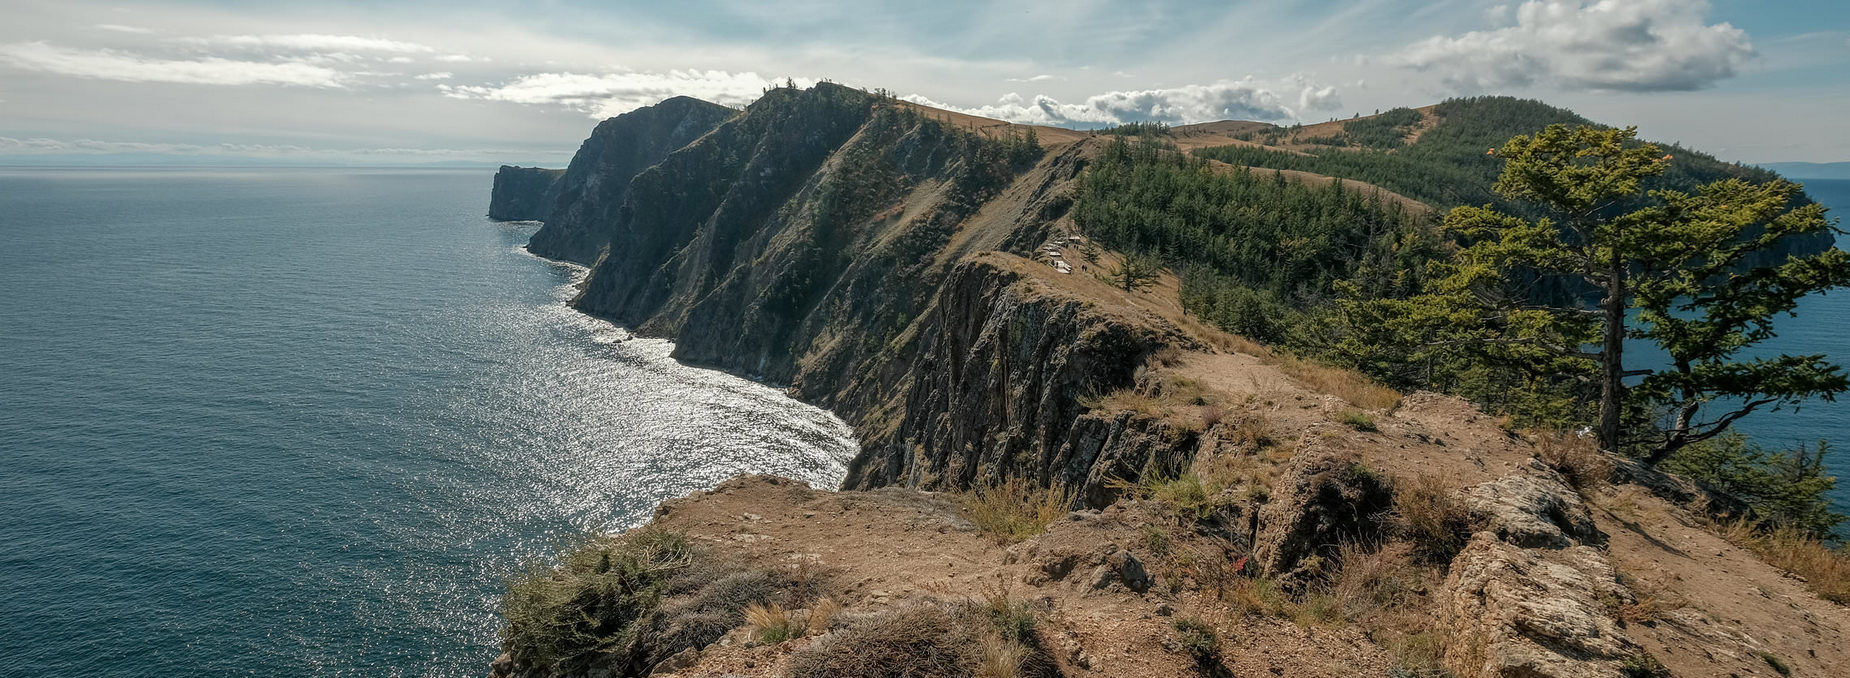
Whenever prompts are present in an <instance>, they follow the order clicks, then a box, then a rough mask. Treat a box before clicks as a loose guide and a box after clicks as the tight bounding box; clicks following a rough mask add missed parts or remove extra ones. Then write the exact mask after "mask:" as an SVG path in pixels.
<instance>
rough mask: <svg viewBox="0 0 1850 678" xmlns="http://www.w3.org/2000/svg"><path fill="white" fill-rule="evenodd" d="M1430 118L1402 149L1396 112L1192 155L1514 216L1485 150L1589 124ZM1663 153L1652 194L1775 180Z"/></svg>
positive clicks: (1538, 117) (1485, 110)
mask: <svg viewBox="0 0 1850 678" xmlns="http://www.w3.org/2000/svg"><path fill="white" fill-rule="evenodd" d="M1432 116H1433V118H1434V121H1433V123H1431V124H1432V126H1431V128H1430V129H1426V130H1424V131H1423V132H1421V133H1419V134H1418V137H1417V138H1416V139H1415V140H1414V141H1413V142H1412V143H1406V144H1404V145H1403V140H1404V139H1405V137H1406V136H1408V135H1410V134H1411V133H1412V132H1413V130H1414V128H1415V127H1416V126H1417V125H1419V124H1420V122H1421V119H1422V118H1423V116H1421V115H1420V113H1419V112H1418V111H1415V110H1413V109H1407V108H1400V109H1394V110H1390V111H1387V112H1384V113H1382V114H1381V115H1378V116H1373V117H1369V118H1361V119H1358V120H1352V121H1347V122H1344V123H1342V125H1343V127H1344V131H1343V132H1342V133H1339V134H1337V135H1331V136H1317V137H1309V136H1303V135H1302V134H1303V133H1294V132H1293V131H1292V130H1291V129H1290V128H1282V127H1281V128H1276V129H1274V130H1270V131H1267V132H1264V133H1260V134H1256V135H1254V136H1253V137H1252V138H1253V140H1254V141H1256V142H1262V143H1263V142H1288V141H1295V142H1296V143H1295V144H1294V148H1293V149H1291V150H1283V149H1275V148H1264V147H1261V146H1257V145H1233V146H1217V147H1211V148H1200V149H1195V151H1194V153H1195V154H1196V155H1199V156H1201V157H1204V158H1211V159H1214V160H1219V161H1222V162H1226V163H1230V164H1234V165H1242V166H1248V167H1264V168H1271V169H1286V170H1299V171H1304V172H1314V173H1317V174H1323V175H1327V176H1332V177H1341V178H1344V179H1355V180H1359V181H1366V182H1369V183H1371V184H1374V185H1376V186H1381V187H1383V188H1386V189H1388V190H1392V191H1395V192H1397V193H1400V194H1401V195H1405V196H1408V197H1411V198H1414V199H1416V200H1419V201H1421V202H1425V203H1427V204H1429V205H1432V206H1433V207H1436V208H1439V209H1446V208H1451V207H1457V206H1459V205H1483V204H1495V205H1497V206H1498V207H1499V208H1509V209H1517V208H1518V206H1512V205H1509V204H1507V201H1505V200H1503V199H1502V198H1500V197H1499V196H1497V195H1496V194H1494V193H1492V192H1491V191H1490V186H1491V184H1493V183H1496V180H1497V173H1498V172H1500V171H1502V169H1503V163H1502V161H1501V160H1500V159H1498V158H1497V157H1496V155H1495V154H1493V153H1490V150H1491V149H1493V148H1496V147H1499V146H1502V145H1503V142H1505V141H1508V140H1509V139H1510V137H1513V136H1516V135H1518V134H1530V133H1534V132H1536V131H1539V130H1541V129H1542V128H1544V127H1547V126H1549V125H1553V124H1565V125H1585V124H1593V123H1592V121H1589V120H1587V119H1586V118H1584V117H1581V116H1580V115H1579V114H1577V113H1574V112H1573V111H1569V110H1566V109H1562V108H1555V107H1553V106H1549V105H1547V104H1544V103H1542V102H1539V101H1533V100H1528V99H1517V98H1513V97H1474V98H1467V99H1450V100H1447V101H1446V102H1444V103H1441V104H1439V105H1438V106H1435V107H1433V109H1432ZM1306 145H1308V146H1306ZM1666 149H1667V150H1668V151H1669V152H1670V153H1671V154H1672V155H1673V156H1675V158H1674V162H1672V163H1671V165H1670V171H1669V172H1667V173H1665V175H1664V176H1663V177H1662V178H1661V179H1659V180H1658V182H1657V183H1656V187H1666V188H1678V189H1688V188H1692V187H1694V186H1696V185H1698V184H1702V183H1707V182H1710V181H1715V180H1718V179H1726V178H1730V177H1738V178H1742V179H1747V180H1750V181H1756V182H1761V181H1767V180H1770V179H1772V178H1774V177H1775V176H1776V175H1774V174H1773V173H1772V172H1769V171H1767V170H1764V169H1761V168H1758V167H1752V166H1748V165H1741V164H1736V163H1727V162H1722V161H1720V160H1717V159H1716V158H1715V157H1714V156H1711V155H1708V154H1706V153H1702V152H1699V151H1694V150H1690V149H1687V148H1683V147H1681V146H1676V145H1666Z"/></svg>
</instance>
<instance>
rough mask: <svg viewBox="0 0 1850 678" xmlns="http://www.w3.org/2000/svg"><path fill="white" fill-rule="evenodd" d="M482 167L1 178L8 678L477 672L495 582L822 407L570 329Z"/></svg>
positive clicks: (826, 445) (810, 426) (768, 467)
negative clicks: (501, 216)
mask: <svg viewBox="0 0 1850 678" xmlns="http://www.w3.org/2000/svg"><path fill="white" fill-rule="evenodd" d="M490 179H491V177H490V173H489V172H485V171H481V170H470V171H386V170H374V171H357V170H251V171H244V170H240V171H195V170H186V171H120V170H118V171H88V170H87V171H78V170H0V658H4V659H3V660H0V665H3V666H4V668H3V669H0V670H3V671H4V672H5V673H6V674H7V675H15V676H231V675H253V676H479V675H482V674H484V673H485V672H486V669H487V663H488V661H489V660H490V659H491V658H492V657H493V655H494V654H495V649H494V646H495V628H496V625H497V623H498V619H497V612H496V610H497V604H498V603H497V595H498V593H499V591H500V584H501V580H502V578H503V577H504V576H505V575H506V574H508V573H509V572H510V571H512V570H513V569H515V568H516V567H517V566H518V564H519V563H520V562H522V561H523V560H524V559H529V558H532V557H535V556H538V555H540V554H544V553H546V552H548V551H549V550H550V548H551V547H552V546H554V545H555V544H557V543H559V542H561V541H562V540H566V539H569V538H570V537H571V536H574V535H578V534H582V533H584V532H585V531H588V530H596V529H610V528H617V527H624V526H629V525H632V524H635V523H637V522H640V521H641V520H644V519H646V518H647V516H648V514H649V512H650V511H651V509H652V508H653V506H654V504H655V503H656V502H658V501H659V500H661V499H664V498H667V497H672V496H678V495H681V494H685V493H687V492H688V491H690V490H694V489H699V488H703V487H709V486H711V485H713V484H714V483H716V482H718V481H720V480H723V479H725V478H727V477H730V476H732V475H734V474H737V473H741V472H764V473H777V474H781V475H786V476H793V477H798V478H803V479H806V480H808V481H810V482H811V483H813V484H816V485H818V486H831V487H832V486H833V485H835V484H836V483H837V482H839V480H840V478H841V476H842V474H843V471H844V463H845V462H846V460H847V459H848V457H849V456H850V455H851V454H852V452H853V449H854V445H853V441H852V440H851V438H850V432H849V431H848V429H847V428H846V427H845V426H844V425H843V424H842V423H841V422H840V421H838V420H837V419H835V418H834V417H832V416H830V415H829V414H827V413H826V412H823V411H821V410H818V409H816V408H813V407H809V406H806V405H802V404H799V403H796V402H794V401H791V400H789V399H787V398H785V397H784V396H782V395H781V394H780V392H779V391H777V390H776V389H773V388H770V387H767V386H763V385H759V384H755V383H752V382H750V381H746V380H743V379H739V378H736V377H732V376H728V375H725V374H721V373H717V372H712V371H707V370H700V369H694V368H689V367H685V366H682V365H679V364H676V363H675V362H674V361H672V360H670V359H669V358H668V357H667V354H668V351H669V348H670V347H669V345H668V344H666V343H665V342H662V341H659V340H646V339H631V338H630V337H629V335H628V334H627V333H625V332H624V331H623V330H621V329H618V328H616V327H613V326H611V325H609V324H608V323H605V322H602V321H597V320H593V319H590V318H587V317H585V316H582V315H580V314H578V313H575V312H573V311H571V310H570V309H569V308H567V307H566V306H565V304H564V302H565V300H567V299H568V298H569V297H570V295H571V294H572V283H573V282H574V281H575V280H576V278H577V277H578V276H579V275H581V272H579V271H577V270H574V269H572V268H570V267H566V266H561V265H557V264H553V263H549V262H546V261H542V260H540V259H536V258H534V257H532V256H529V255H527V254H525V253H524V252H523V251H521V250H520V249H519V247H518V246H519V245H520V244H521V243H523V242H525V241H526V239H527V237H528V235H530V233H531V231H532V229H533V225H531V224H524V225H521V224H497V223H493V222H490V221H488V220H486V219H484V218H483V217H482V216H480V215H481V213H482V212H483V211H484V208H485V206H486V204H487V199H488V191H489V186H490Z"/></svg>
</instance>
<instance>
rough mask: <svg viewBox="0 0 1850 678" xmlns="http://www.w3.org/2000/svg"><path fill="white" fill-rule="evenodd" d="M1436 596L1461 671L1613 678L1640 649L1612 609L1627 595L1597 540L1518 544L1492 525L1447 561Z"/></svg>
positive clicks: (1521, 677) (1485, 676)
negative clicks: (1552, 545) (1557, 545)
mask: <svg viewBox="0 0 1850 678" xmlns="http://www.w3.org/2000/svg"><path fill="white" fill-rule="evenodd" d="M1445 592H1446V596H1447V598H1446V599H1445V600H1443V601H1441V605H1442V609H1441V614H1442V615H1443V617H1444V621H1445V622H1446V625H1447V626H1448V627H1449V628H1451V629H1452V630H1453V632H1454V633H1455V634H1456V636H1455V638H1456V639H1457V641H1456V642H1453V643H1451V646H1450V647H1449V648H1448V650H1447V653H1448V654H1447V659H1448V661H1449V662H1450V663H1452V664H1453V668H1454V670H1455V671H1457V672H1458V674H1459V676H1460V677H1461V678H1479V677H1481V678H1620V677H1621V676H1624V675H1626V674H1625V673H1624V663H1625V661H1626V660H1628V659H1631V658H1634V657H1637V656H1639V655H1640V654H1642V653H1643V650H1642V649H1641V648H1640V647H1639V646H1638V645H1637V644H1636V643H1634V642H1632V640H1631V638H1629V637H1627V636H1626V634H1625V631H1624V630H1623V629H1622V628H1621V627H1620V626H1619V622H1618V620H1617V619H1615V618H1614V617H1613V611H1614V609H1615V608H1616V607H1617V606H1618V605H1620V604H1623V603H1624V602H1626V601H1628V600H1629V599H1630V593H1629V592H1628V591H1627V590H1626V589H1625V587H1624V586H1623V585H1621V584H1620V583H1619V580H1618V577H1617V575H1616V574H1615V573H1614V571H1613V568H1612V565H1611V564H1610V563H1609V562H1608V561H1607V560H1606V557H1605V555H1604V554H1603V553H1601V552H1600V551H1599V550H1598V549H1596V548H1593V547H1591V546H1569V547H1567V548H1562V549H1540V548H1522V547H1519V546H1516V545H1514V544H1510V543H1508V542H1505V541H1503V540H1502V539H1500V538H1498V537H1497V535H1496V533H1494V532H1490V531H1483V532H1479V533H1477V534H1476V535H1474V536H1472V538H1471V541H1470V543H1469V544H1467V545H1466V546H1465V549H1464V551H1462V552H1460V553H1459V554H1458V557H1457V558H1456V559H1454V560H1453V561H1452V569H1451V573H1450V574H1449V575H1448V576H1447V577H1446V583H1445Z"/></svg>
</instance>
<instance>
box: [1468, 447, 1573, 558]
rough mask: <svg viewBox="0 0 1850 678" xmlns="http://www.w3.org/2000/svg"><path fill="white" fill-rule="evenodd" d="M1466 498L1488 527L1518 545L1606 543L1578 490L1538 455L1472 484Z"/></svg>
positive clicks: (1530, 546)
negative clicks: (1511, 472) (1514, 470)
mask: <svg viewBox="0 0 1850 678" xmlns="http://www.w3.org/2000/svg"><path fill="white" fill-rule="evenodd" d="M1465 503H1466V505H1467V506H1469V507H1470V509H1471V513H1472V515H1473V516H1474V517H1476V518H1478V519H1479V520H1482V521H1484V524H1485V526H1486V529H1489V530H1491V531H1492V532H1495V533H1496V534H1497V537H1499V538H1501V539H1502V540H1503V541H1506V542H1509V543H1511V544H1515V545H1517V546H1522V547H1526V548H1554V549H1560V548H1567V547H1569V546H1573V545H1575V544H1590V545H1598V544H1604V543H1606V535H1605V534H1604V533H1602V532H1600V531H1599V528H1598V527H1595V526H1594V524H1593V514H1592V513H1590V512H1588V511H1587V506H1586V503H1585V502H1584V501H1582V500H1581V498H1580V493H1579V492H1577V491H1575V490H1574V488H1573V487H1570V486H1569V485H1568V484H1567V479H1566V478H1563V477H1562V476H1561V474H1560V473H1557V472H1555V470H1554V469H1551V468H1549V467H1548V466H1547V465H1546V464H1543V463H1542V462H1541V461H1540V460H1538V459H1530V460H1529V463H1528V465H1526V466H1524V467H1523V469H1522V471H1521V472H1520V473H1517V474H1515V475H1511V476H1506V477H1503V478H1500V479H1497V480H1493V481H1490V482H1487V483H1483V484H1480V485H1478V486H1477V487H1474V488H1471V491H1470V493H1469V494H1467V495H1466V497H1465Z"/></svg>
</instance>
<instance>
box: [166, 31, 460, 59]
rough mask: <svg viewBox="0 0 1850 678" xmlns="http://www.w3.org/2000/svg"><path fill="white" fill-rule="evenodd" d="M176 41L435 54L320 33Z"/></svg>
mask: <svg viewBox="0 0 1850 678" xmlns="http://www.w3.org/2000/svg"><path fill="white" fill-rule="evenodd" d="M178 41H179V42H184V43H189V44H194V45H205V46H223V47H251V48H263V49H278V50H294V51H303V52H322V51H337V52H338V51H346V52H389V53H398V54H418V53H424V52H434V51H436V49H435V48H433V47H431V46H429V45H420V44H418V43H415V42H403V41H399V40H387V39H385V38H372V37H366V36H359V35H328V34H322V33H295V34H288V35H214V36H212V37H208V38H179V39H178Z"/></svg>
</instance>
